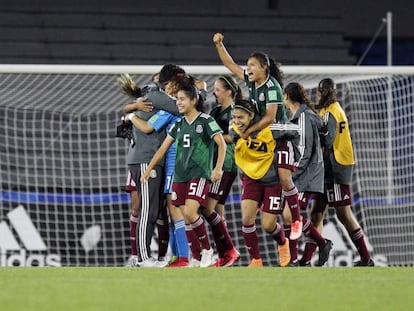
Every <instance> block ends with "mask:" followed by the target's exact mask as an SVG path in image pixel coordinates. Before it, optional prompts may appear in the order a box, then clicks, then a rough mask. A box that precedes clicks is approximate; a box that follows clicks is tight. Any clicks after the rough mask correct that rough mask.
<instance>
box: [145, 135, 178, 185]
mask: <svg viewBox="0 0 414 311" xmlns="http://www.w3.org/2000/svg"><path fill="white" fill-rule="evenodd" d="M173 143H174V139H173V138H172V137H171V136H167V137H166V138H165V139H164V142H163V143H162V145H161V146H160V148H158V150H157V152H156V153H155V154H154V156H153V158H152V159H151V162H150V163H149V164H148V167H147V169H146V170H145V172H144V174H142V175H141V179H140V181H141V183H145V182H147V181H148V179H149V178H150V176H151V171H152V170H153V169H154V167H155V165H157V163H158V162H160V161H161V159H162V158H163V157H164V155H165V154H166V153H167V150H168V148H170V146H171V145H172V144H173Z"/></svg>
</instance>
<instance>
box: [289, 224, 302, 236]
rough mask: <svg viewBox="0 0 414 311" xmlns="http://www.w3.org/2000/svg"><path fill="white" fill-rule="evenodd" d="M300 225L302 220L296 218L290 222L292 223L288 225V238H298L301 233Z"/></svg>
mask: <svg viewBox="0 0 414 311" xmlns="http://www.w3.org/2000/svg"><path fill="white" fill-rule="evenodd" d="M302 227H303V222H302V220H296V221H294V222H292V224H291V225H290V236H289V239H290V240H297V239H299V238H300V236H301V235H302Z"/></svg>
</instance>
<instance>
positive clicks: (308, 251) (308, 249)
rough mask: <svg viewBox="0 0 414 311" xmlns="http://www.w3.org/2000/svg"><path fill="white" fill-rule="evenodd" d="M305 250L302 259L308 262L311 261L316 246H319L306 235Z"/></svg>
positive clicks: (303, 261)
mask: <svg viewBox="0 0 414 311" xmlns="http://www.w3.org/2000/svg"><path fill="white" fill-rule="evenodd" d="M305 241H306V244H305V250H304V251H303V255H302V259H301V260H300V261H301V262H302V263H304V264H305V263H308V262H310V261H311V259H312V256H313V253H314V252H315V251H316V248H317V247H318V246H317V245H316V243H315V241H313V240H312V239H311V238H310V237H309V236H306V235H305Z"/></svg>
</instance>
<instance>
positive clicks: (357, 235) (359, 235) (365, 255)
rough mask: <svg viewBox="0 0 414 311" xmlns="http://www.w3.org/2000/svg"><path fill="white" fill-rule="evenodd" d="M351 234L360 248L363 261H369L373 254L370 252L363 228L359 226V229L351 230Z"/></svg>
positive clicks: (358, 248)
mask: <svg viewBox="0 0 414 311" xmlns="http://www.w3.org/2000/svg"><path fill="white" fill-rule="evenodd" d="M349 236H350V237H351V240H352V242H353V243H354V245H355V247H356V248H357V250H358V253H359V256H360V257H361V261H362V262H368V261H369V259H370V258H371V256H370V254H369V252H368V248H367V245H366V243H365V239H364V233H363V232H362V230H361V228H358V229H357V230H355V231H353V232H351V233H350V234H349Z"/></svg>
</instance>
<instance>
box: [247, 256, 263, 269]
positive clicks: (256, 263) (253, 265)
mask: <svg viewBox="0 0 414 311" xmlns="http://www.w3.org/2000/svg"><path fill="white" fill-rule="evenodd" d="M247 267H248V268H263V261H262V258H258V259H255V258H253V259H252V261H251V262H250V264H249V265H248V266H247Z"/></svg>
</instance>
